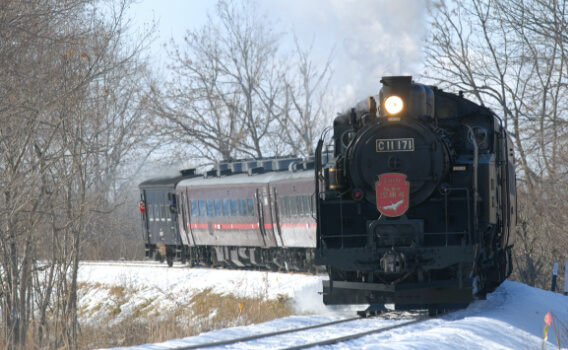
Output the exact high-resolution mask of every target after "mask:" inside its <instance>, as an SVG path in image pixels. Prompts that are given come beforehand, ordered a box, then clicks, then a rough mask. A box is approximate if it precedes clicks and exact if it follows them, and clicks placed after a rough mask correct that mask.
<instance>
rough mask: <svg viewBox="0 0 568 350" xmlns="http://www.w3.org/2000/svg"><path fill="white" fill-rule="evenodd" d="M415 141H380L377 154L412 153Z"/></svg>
mask: <svg viewBox="0 0 568 350" xmlns="http://www.w3.org/2000/svg"><path fill="white" fill-rule="evenodd" d="M412 151H414V139H378V140H377V152H412Z"/></svg>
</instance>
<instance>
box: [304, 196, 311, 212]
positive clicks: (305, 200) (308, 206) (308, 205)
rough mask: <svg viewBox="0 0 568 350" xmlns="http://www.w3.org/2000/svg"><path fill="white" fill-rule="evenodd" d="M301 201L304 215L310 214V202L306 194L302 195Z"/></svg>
mask: <svg viewBox="0 0 568 350" xmlns="http://www.w3.org/2000/svg"><path fill="white" fill-rule="evenodd" d="M302 202H304V215H309V214H310V203H309V199H308V196H302Z"/></svg>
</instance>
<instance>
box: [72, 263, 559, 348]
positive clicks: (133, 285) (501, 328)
mask: <svg viewBox="0 0 568 350" xmlns="http://www.w3.org/2000/svg"><path fill="white" fill-rule="evenodd" d="M126 265H127V264H124V265H120V264H112V265H109V264H104V263H99V264H93V263H89V264H84V265H83V266H82V267H81V269H80V275H79V280H80V282H84V283H89V284H91V285H92V284H93V283H98V284H102V285H107V286H112V285H121V286H126V287H127V288H130V289H132V290H133V291H135V293H134V294H133V296H134V297H132V298H131V299H130V300H129V302H128V304H126V305H124V306H123V309H125V308H133V309H134V308H136V306H137V305H139V304H140V303H143V302H144V301H147V300H149V299H152V300H155V299H159V300H160V303H161V305H162V306H163V307H167V305H168V303H172V304H175V303H184V302H186V301H187V300H188V299H189V298H190V296H191V295H192V294H193V293H196V292H199V291H203V290H205V289H212V291H213V292H215V293H220V294H228V293H231V294H233V295H235V296H241V297H257V296H267V297H269V298H278V297H288V298H292V302H293V306H294V310H295V311H296V313H297V315H298V316H292V317H287V318H283V319H278V320H274V321H271V322H266V323H263V324H259V325H252V326H246V327H234V328H228V329H223V330H217V331H212V332H208V333H204V334H201V335H199V336H195V337H189V338H185V339H178V340H170V341H167V342H164V343H159V344H146V345H141V346H136V347H131V348H130V349H144V350H147V349H173V348H177V347H183V346H188V345H194V344H200V343H205V342H211V341H218V340H225V339H231V338H236V337H243V336H247V335H253V334H258V333H266V332H272V331H276V330H281V329H287V328H296V327H299V326H306V325H311V324H317V323H322V322H327V321H331V320H336V319H339V318H343V317H347V316H353V315H354V313H350V314H348V313H346V312H345V311H342V312H341V313H339V312H337V311H330V310H327V309H326V307H325V306H324V305H323V303H322V302H321V297H320V296H319V295H318V294H317V292H318V291H319V290H321V280H322V279H323V278H325V277H324V276H313V275H304V274H288V273H267V272H256V271H229V270H215V269H200V268H197V269H189V268H182V267H179V268H176V267H174V268H170V269H167V268H163V267H161V266H156V265H154V264H139V265H137V266H132V265H131V264H128V265H129V266H126ZM105 298H107V299H108V290H105V289H98V288H92V289H91V290H90V291H89V292H87V293H86V294H85V295H83V296H82V297H81V301H80V304H81V305H82V306H83V307H85V308H89V307H91V308H92V307H93V305H95V304H97V303H99V304H100V303H101V302H102V301H103V300H104V299H105ZM548 312H552V314H553V319H554V321H555V326H556V329H557V331H558V335H559V336H560V337H561V338H560V345H561V347H562V348H563V349H566V348H568V339H567V336H568V297H567V296H564V295H562V294H558V293H552V292H549V291H544V290H540V289H536V288H531V287H528V286H526V285H523V284H520V283H516V282H509V281H507V282H505V283H503V285H501V286H500V287H499V288H498V289H497V290H496V291H495V292H494V293H492V294H490V295H489V296H488V298H487V300H484V301H476V302H474V303H472V304H471V305H470V306H469V307H468V308H467V309H465V310H461V311H457V312H454V313H452V314H450V315H447V316H444V317H442V318H439V319H433V320H428V321H426V322H423V323H419V324H416V325H412V326H409V327H404V328H400V329H396V330H392V331H389V332H387V333H384V334H378V335H369V336H366V337H363V338H359V339H356V340H351V341H348V342H345V343H341V344H336V345H333V346H329V347H328V348H335V349H355V348H357V349H378V348H380V349H527V350H530V349H541V348H542V344H543V343H542V340H543V329H544V325H545V324H544V316H545V314H546V313H548ZM306 313H310V314H311V315H305V314H306ZM92 317H93V318H94V319H96V317H97V315H96V313H94V314H93V315H92ZM403 321H404V320H381V319H368V320H360V321H355V322H351V323H347V324H340V325H337V326H336V327H334V328H331V329H330V328H325V329H322V330H318V329H314V330H310V331H306V332H303V333H299V334H293V335H284V336H281V338H277V339H274V338H270V339H265V340H263V339H260V340H256V341H252V342H248V343H241V344H237V345H236V346H233V347H231V346H225V347H222V348H223V349H230V348H233V349H269V348H270V349H274V348H279V347H286V346H295V345H301V344H305V343H309V342H313V341H314V340H315V339H324V338H325V337H329V338H332V337H337V336H341V335H344V334H348V333H355V332H361V331H364V330H366V329H370V328H376V327H380V326H386V325H391V324H394V323H397V322H403ZM556 344H557V341H556V339H555V334H554V330H553V327H552V326H551V327H550V328H549V332H548V342H547V343H546V344H545V347H546V349H557V348H558V345H556Z"/></svg>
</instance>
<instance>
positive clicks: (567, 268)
mask: <svg viewBox="0 0 568 350" xmlns="http://www.w3.org/2000/svg"><path fill="white" fill-rule="evenodd" d="M564 295H568V261H566V262H565V263H564Z"/></svg>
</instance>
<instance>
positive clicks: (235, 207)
mask: <svg viewBox="0 0 568 350" xmlns="http://www.w3.org/2000/svg"><path fill="white" fill-rule="evenodd" d="M231 216H239V201H237V200H236V199H231Z"/></svg>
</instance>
